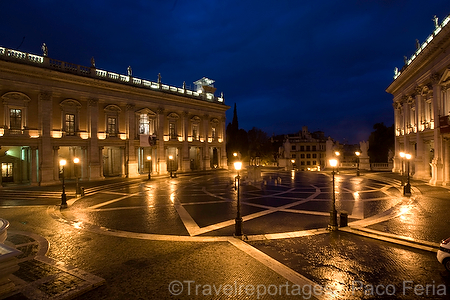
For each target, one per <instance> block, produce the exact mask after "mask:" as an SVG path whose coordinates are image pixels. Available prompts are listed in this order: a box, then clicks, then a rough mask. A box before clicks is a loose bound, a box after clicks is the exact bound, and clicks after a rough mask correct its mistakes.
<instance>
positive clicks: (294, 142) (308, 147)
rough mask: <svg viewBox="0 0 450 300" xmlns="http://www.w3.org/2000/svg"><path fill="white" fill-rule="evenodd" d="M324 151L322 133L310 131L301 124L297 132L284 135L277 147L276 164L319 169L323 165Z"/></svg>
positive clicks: (298, 168)
mask: <svg viewBox="0 0 450 300" xmlns="http://www.w3.org/2000/svg"><path fill="white" fill-rule="evenodd" d="M325 151H326V138H325V137H324V133H323V132H321V131H318V132H313V133H311V132H309V131H308V127H306V126H303V127H302V130H301V131H299V132H298V133H296V134H288V135H285V137H284V142H283V145H282V146H281V147H280V149H279V158H278V164H279V166H280V167H285V168H288V169H296V170H300V171H320V170H321V169H323V168H324V166H325Z"/></svg>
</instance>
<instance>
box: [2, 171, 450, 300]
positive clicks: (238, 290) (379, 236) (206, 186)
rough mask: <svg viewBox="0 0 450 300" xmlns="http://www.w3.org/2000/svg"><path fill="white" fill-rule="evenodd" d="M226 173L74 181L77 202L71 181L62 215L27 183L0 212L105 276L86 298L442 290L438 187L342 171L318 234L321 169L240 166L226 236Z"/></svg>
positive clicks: (57, 252)
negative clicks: (237, 232) (338, 224)
mask: <svg viewBox="0 0 450 300" xmlns="http://www.w3.org/2000/svg"><path fill="white" fill-rule="evenodd" d="M235 175H236V174H235V173H233V172H228V171H218V172H206V173H198V174H191V175H182V174H181V175H179V176H178V177H177V178H167V177H165V176H161V177H156V178H153V179H152V180H151V181H146V180H142V179H114V180H108V181H105V182H102V183H101V184H98V183H83V185H84V188H85V195H84V197H81V198H75V194H74V187H72V185H73V183H70V182H69V183H68V185H67V190H68V200H69V201H68V203H69V208H68V209H63V210H61V211H60V210H59V207H58V204H59V203H60V199H59V197H58V194H59V188H60V187H58V186H53V187H35V188H30V189H29V191H27V193H25V195H26V196H22V194H20V193H17V196H18V199H17V200H16V201H15V200H14V196H13V192H11V190H10V189H5V190H0V205H1V207H2V209H1V212H0V217H2V218H5V219H7V220H9V221H10V222H11V230H23V232H25V231H27V232H32V233H33V234H37V235H39V236H41V237H43V238H45V240H48V241H49V242H50V245H51V247H50V250H49V252H48V254H47V256H48V257H51V258H52V259H54V260H55V261H58V262H61V263H64V264H69V265H72V266H75V267H76V268H78V269H79V270H83V272H85V273H86V274H92V275H93V276H97V277H98V278H101V279H104V280H105V282H104V284H103V285H102V286H101V287H98V288H96V289H94V290H92V291H90V292H88V293H87V294H85V295H86V296H89V297H91V298H95V299H122V298H124V297H126V298H136V299H152V298H171V297H173V296H176V297H181V298H186V299H190V298H208V299H212V298H236V299H238V298H239V299H240V298H251V299H256V298H261V299H264V298H271V299H272V298H274V297H275V298H280V299H281V298H283V299H285V298H287V296H296V297H297V298H299V295H300V299H301V298H303V299H309V298H317V299H361V298H365V299H378V298H386V299H417V298H424V299H425V298H426V299H450V296H449V295H450V281H449V274H448V272H446V271H445V269H444V267H443V266H442V265H440V264H439V263H438V262H437V260H436V249H437V248H436V247H437V245H438V243H439V242H440V240H442V239H443V238H446V237H449V236H450V221H449V220H450V219H449V218H447V214H448V213H447V212H448V207H449V200H447V198H448V196H449V189H447V188H444V187H432V186H429V185H427V184H426V183H425V182H422V181H412V186H413V194H412V196H411V197H404V196H403V195H402V186H401V182H402V179H403V178H402V177H401V176H399V175H397V174H392V173H363V174H362V176H355V174H353V172H349V171H345V170H343V171H341V172H340V173H339V174H337V175H336V178H335V179H336V184H335V187H336V194H335V195H336V208H337V210H338V212H345V213H347V214H348V221H349V225H350V227H346V228H342V230H340V231H339V232H329V231H327V230H326V228H327V225H328V223H329V220H330V217H329V211H330V209H331V205H332V196H333V195H332V186H331V174H330V173H328V172H296V173H295V172H289V171H288V172H285V171H279V170H273V169H272V170H266V171H265V172H263V181H260V182H249V181H248V180H245V175H244V176H243V177H244V180H243V181H242V185H241V187H240V194H239V197H240V201H241V204H242V207H241V208H242V209H241V211H242V215H243V219H244V225H243V226H244V234H245V236H244V239H243V241H241V240H239V239H236V238H234V237H233V233H234V218H235V217H236V212H237V210H236V200H237V191H236V189H235V183H234V177H235ZM71 184H72V185H71ZM72 189H73V191H72ZM8 193H9V194H8ZM2 195H3V196H2ZM38 195H41V197H38ZM44 195H45V196H44ZM19 196H20V197H19ZM33 197H34V198H33ZM49 205H50V206H49ZM369 237H371V238H369ZM386 241H389V242H386ZM173 282H175V283H174V284H175V287H174V286H173V285H174V284H173ZM258 287H259V289H260V290H259V292H260V293H257V291H258V289H257V288H258ZM313 287H315V288H316V290H315V291H313V290H309V292H308V288H313ZM421 287H424V288H425V289H422V290H421ZM171 288H174V289H175V291H174V290H172V289H171ZM180 288H181V289H182V290H181V292H180ZM195 288H197V290H196V291H195ZM383 288H384V289H383ZM208 289H209V290H208ZM252 289H253V290H252ZM213 290H214V291H215V292H216V293H213V292H212V291H213ZM252 291H253V293H252ZM263 292H265V293H263ZM382 292H384V293H382ZM0 298H1V297H0ZM82 298H83V296H80V299H82ZM10 299H14V298H10Z"/></svg>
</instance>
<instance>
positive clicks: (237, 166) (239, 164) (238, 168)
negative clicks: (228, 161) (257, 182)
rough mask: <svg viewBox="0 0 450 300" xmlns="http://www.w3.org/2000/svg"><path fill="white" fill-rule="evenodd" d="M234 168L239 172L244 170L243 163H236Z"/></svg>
mask: <svg viewBox="0 0 450 300" xmlns="http://www.w3.org/2000/svg"><path fill="white" fill-rule="evenodd" d="M234 168H235V169H236V171H239V170H240V169H242V162H240V161H236V162H235V163H234Z"/></svg>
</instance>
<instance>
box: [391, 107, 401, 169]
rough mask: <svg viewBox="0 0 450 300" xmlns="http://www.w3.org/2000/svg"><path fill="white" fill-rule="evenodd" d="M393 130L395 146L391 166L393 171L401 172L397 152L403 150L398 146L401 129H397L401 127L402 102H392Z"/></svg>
mask: <svg viewBox="0 0 450 300" xmlns="http://www.w3.org/2000/svg"><path fill="white" fill-rule="evenodd" d="M393 106H394V130H395V147H394V149H395V150H394V151H395V152H394V166H393V172H397V173H401V172H402V160H401V158H400V157H399V153H400V152H401V151H403V149H401V147H400V139H401V138H402V136H401V135H400V134H401V130H400V131H398V130H397V129H401V108H402V103H400V102H394V103H393Z"/></svg>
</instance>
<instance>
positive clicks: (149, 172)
mask: <svg viewBox="0 0 450 300" xmlns="http://www.w3.org/2000/svg"><path fill="white" fill-rule="evenodd" d="M147 162H148V180H150V179H151V172H152V157H151V156H150V155H147Z"/></svg>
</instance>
